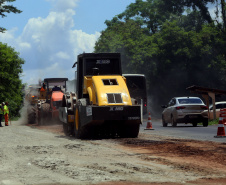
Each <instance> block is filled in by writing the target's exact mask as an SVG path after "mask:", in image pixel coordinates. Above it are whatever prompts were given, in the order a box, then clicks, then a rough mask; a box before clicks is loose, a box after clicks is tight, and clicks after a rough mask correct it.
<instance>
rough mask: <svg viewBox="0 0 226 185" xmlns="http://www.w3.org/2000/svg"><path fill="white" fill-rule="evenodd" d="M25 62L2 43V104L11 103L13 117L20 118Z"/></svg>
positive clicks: (0, 67)
mask: <svg viewBox="0 0 226 185" xmlns="http://www.w3.org/2000/svg"><path fill="white" fill-rule="evenodd" d="M22 64H24V60H23V59H21V58H20V57H19V53H17V52H15V51H14V49H13V48H11V47H9V46H7V44H3V43H1V42H0V92H1V93H0V102H6V101H8V102H9V109H10V113H11V116H12V117H15V116H19V110H20V108H21V106H22V103H23V93H22V82H21V80H20V74H21V73H22Z"/></svg>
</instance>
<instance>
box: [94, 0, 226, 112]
mask: <svg viewBox="0 0 226 185" xmlns="http://www.w3.org/2000/svg"><path fill="white" fill-rule="evenodd" d="M213 12H214V13H213ZM225 15H226V3H225V1H219V0H199V1H197V0H185V1H182V0H171V1H169V0H146V1H144V0H136V2H135V3H131V4H130V5H129V6H128V7H127V9H126V10H125V11H124V12H122V13H121V14H119V15H117V16H115V17H114V18H113V19H112V20H106V22H105V23H106V25H107V28H106V29H105V30H103V31H102V33H101V36H100V38H99V40H98V41H97V42H96V45H95V52H120V53H121V54H122V65H123V73H141V74H145V75H146V78H147V86H148V95H151V96H152V97H151V98H152V99H151V103H152V107H155V108H159V110H162V109H160V106H159V105H162V104H166V103H167V102H168V101H169V100H170V99H171V98H172V97H176V96H187V95H190V92H189V91H187V90H186V88H187V87H189V86H192V85H198V86H203V87H209V88H216V89H222V90H225V87H226V18H225ZM193 95H194V96H198V94H193Z"/></svg>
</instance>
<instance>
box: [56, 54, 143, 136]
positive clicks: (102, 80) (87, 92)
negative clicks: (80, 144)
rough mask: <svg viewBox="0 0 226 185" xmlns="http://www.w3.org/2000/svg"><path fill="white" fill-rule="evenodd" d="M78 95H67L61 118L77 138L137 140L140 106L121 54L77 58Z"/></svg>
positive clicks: (64, 98) (76, 93)
mask: <svg viewBox="0 0 226 185" xmlns="http://www.w3.org/2000/svg"><path fill="white" fill-rule="evenodd" d="M73 67H77V72H76V73H77V75H76V76H77V79H76V81H77V83H76V92H68V93H66V94H65V95H64V97H63V101H62V107H60V108H59V117H60V120H61V121H62V122H63V128H64V132H65V134H66V135H75V137H77V138H93V137H105V136H107V137H109V136H110V137H117V136H118V137H137V136H138V134H139V128H140V124H141V117H142V116H141V105H140V104H138V103H137V101H136V100H135V99H132V98H131V97H130V94H129V91H128V88H127V85H126V78H125V77H123V76H122V70H121V58H120V54H119V53H83V54H80V55H78V58H77V62H75V64H74V65H73Z"/></svg>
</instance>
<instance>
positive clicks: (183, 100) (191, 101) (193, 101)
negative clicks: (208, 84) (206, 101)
mask: <svg viewBox="0 0 226 185" xmlns="http://www.w3.org/2000/svg"><path fill="white" fill-rule="evenodd" d="M178 102H179V103H180V104H196V103H202V100H201V99H197V98H181V99H178Z"/></svg>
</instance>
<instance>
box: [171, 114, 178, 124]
mask: <svg viewBox="0 0 226 185" xmlns="http://www.w3.org/2000/svg"><path fill="white" fill-rule="evenodd" d="M171 125H172V127H176V126H177V122H176V121H175V120H174V117H173V115H172V116H171Z"/></svg>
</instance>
